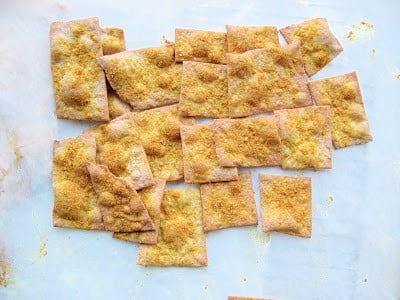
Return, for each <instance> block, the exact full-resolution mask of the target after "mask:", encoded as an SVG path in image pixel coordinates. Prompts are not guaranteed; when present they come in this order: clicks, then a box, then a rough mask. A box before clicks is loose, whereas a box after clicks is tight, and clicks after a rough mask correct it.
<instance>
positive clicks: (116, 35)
mask: <svg viewBox="0 0 400 300" xmlns="http://www.w3.org/2000/svg"><path fill="white" fill-rule="evenodd" d="M102 45H103V54H104V55H111V54H114V53H118V52H122V51H125V50H126V45H125V35H124V30H123V29H122V28H116V27H106V28H103V39H102Z"/></svg>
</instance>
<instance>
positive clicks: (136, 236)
mask: <svg viewBox="0 0 400 300" xmlns="http://www.w3.org/2000/svg"><path fill="white" fill-rule="evenodd" d="M164 188H165V180H162V179H155V180H154V185H153V186H150V187H147V188H144V189H142V190H140V191H138V194H139V196H140V199H142V201H143V204H144V206H145V207H146V209H147V211H148V212H149V215H150V218H151V219H152V220H153V223H154V226H155V230H149V231H138V232H120V233H114V234H113V237H114V238H117V239H121V240H125V241H128V242H134V243H140V244H157V237H158V231H159V228H160V206H161V199H162V197H163V194H164Z"/></svg>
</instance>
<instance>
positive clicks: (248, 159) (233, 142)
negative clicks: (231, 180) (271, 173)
mask: <svg viewBox="0 0 400 300" xmlns="http://www.w3.org/2000/svg"><path fill="white" fill-rule="evenodd" d="M213 130H214V141H215V145H216V152H217V157H218V162H219V164H220V165H221V166H225V167H235V166H238V167H256V166H278V165H280V164H281V139H280V137H279V131H278V125H277V121H276V118H275V117H274V116H262V117H254V118H246V119H219V120H214V123H213Z"/></svg>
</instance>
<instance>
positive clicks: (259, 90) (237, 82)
mask: <svg viewBox="0 0 400 300" xmlns="http://www.w3.org/2000/svg"><path fill="white" fill-rule="evenodd" d="M227 62H228V63H227V64H228V102H229V115H230V116H231V117H244V116H249V115H252V114H257V113H262V112H272V111H273V110H276V109H282V108H295V107H302V106H308V105H311V104H312V100H311V96H310V92H309V90H308V87H307V76H306V74H305V72H304V67H303V60H302V58H301V53H300V45H299V43H293V44H290V45H287V46H285V47H280V46H271V45H269V46H267V47H266V48H264V49H255V50H250V51H247V52H244V53H242V54H232V53H228V54H227Z"/></svg>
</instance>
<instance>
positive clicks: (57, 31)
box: [50, 18, 109, 121]
mask: <svg viewBox="0 0 400 300" xmlns="http://www.w3.org/2000/svg"><path fill="white" fill-rule="evenodd" d="M101 35H102V32H101V28H100V27H99V20H98V18H89V19H82V20H74V21H70V22H53V23H51V26H50V51H51V71H52V76H53V88H54V96H55V101H56V114H57V117H58V118H61V119H75V120H96V121H107V120H109V116H108V105H107V88H106V80H105V77H104V72H103V70H102V69H101V67H100V66H99V65H98V63H97V58H98V57H100V56H102V55H103V50H102V44H101Z"/></svg>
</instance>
